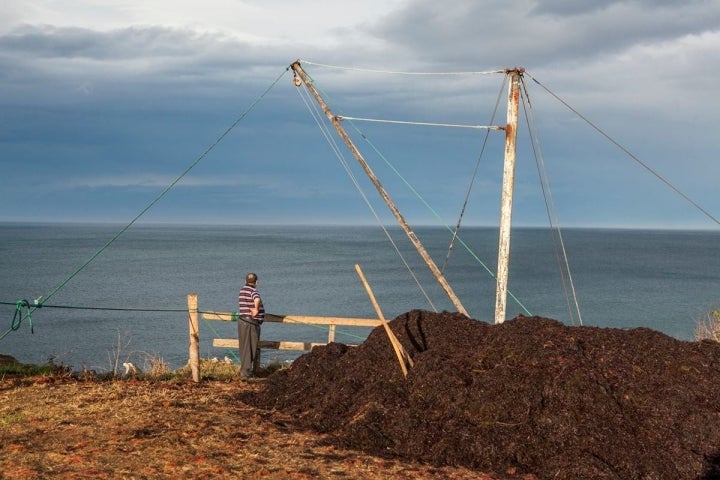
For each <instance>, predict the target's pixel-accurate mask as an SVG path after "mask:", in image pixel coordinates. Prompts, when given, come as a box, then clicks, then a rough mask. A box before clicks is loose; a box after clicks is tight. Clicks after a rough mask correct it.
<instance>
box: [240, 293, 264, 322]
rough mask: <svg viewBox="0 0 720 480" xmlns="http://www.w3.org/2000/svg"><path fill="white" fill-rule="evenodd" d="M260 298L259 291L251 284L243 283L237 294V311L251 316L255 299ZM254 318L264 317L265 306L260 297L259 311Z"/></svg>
mask: <svg viewBox="0 0 720 480" xmlns="http://www.w3.org/2000/svg"><path fill="white" fill-rule="evenodd" d="M256 298H257V299H260V293H258V291H257V288H255V287H253V286H252V285H245V286H244V287H242V288H241V289H240V293H239V294H238V312H239V313H240V315H245V316H248V317H252V309H253V308H254V307H255V299H256ZM254 318H257V319H260V320H262V319H263V318H265V307H264V306H263V303H262V300H261V299H260V311H259V312H258V314H257V315H255V317H254Z"/></svg>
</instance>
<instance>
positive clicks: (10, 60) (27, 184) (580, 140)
mask: <svg viewBox="0 0 720 480" xmlns="http://www.w3.org/2000/svg"><path fill="white" fill-rule="evenodd" d="M296 60H300V61H301V65H302V66H303V68H304V69H305V71H306V72H307V73H308V74H309V75H310V76H311V78H312V79H313V84H314V85H315V86H316V87H317V88H318V89H319V90H320V91H321V92H322V95H323V98H324V99H325V101H327V103H328V105H329V107H330V108H331V110H332V111H333V113H335V114H338V115H344V116H346V117H353V118H358V119H360V118H364V119H372V120H393V121H402V122H409V123H407V124H406V123H402V124H399V123H388V122H378V121H372V122H371V121H363V120H344V121H343V122H342V123H343V125H344V127H345V128H346V129H347V131H348V133H349V134H350V136H351V138H352V139H353V141H354V142H355V144H356V145H357V147H358V149H359V151H360V152H361V153H362V155H363V157H364V158H365V159H366V160H367V162H368V164H369V165H370V166H371V168H372V169H373V171H374V172H375V173H376V174H377V176H378V178H379V179H380V181H381V182H382V184H383V186H384V188H385V190H386V191H387V193H388V194H389V196H390V197H391V198H392V199H393V201H394V202H395V203H396V205H397V206H398V208H399V210H400V211H401V212H402V214H403V215H404V217H405V218H406V220H407V221H408V222H409V223H410V224H411V225H455V224H456V223H457V222H458V221H460V220H461V221H462V222H463V223H464V224H465V225H480V226H494V225H497V223H498V221H499V220H498V219H499V208H500V197H501V184H502V175H503V156H504V155H503V153H504V141H505V138H504V132H503V131H501V130H500V131H497V130H490V131H488V130H485V129H478V128H459V127H451V126H428V125H418V124H416V123H440V124H445V125H464V126H467V125H504V124H505V123H506V108H507V107H506V100H507V77H506V75H504V74H503V73H488V72H498V71H504V70H505V69H508V68H515V67H521V68H524V69H525V73H524V75H523V88H522V96H523V100H524V102H523V104H522V105H521V107H520V120H519V126H518V145H517V163H516V167H515V169H516V170H515V183H514V187H515V195H514V204H513V207H514V209H513V224H514V225H517V226H544V225H547V224H548V223H553V224H557V225H560V226H569V227H573V226H577V227H603V228H604V227H612V228H614V227H619V228H698V229H713V230H714V229H718V227H719V226H720V225H719V224H718V221H717V220H716V219H718V218H720V195H718V187H717V186H718V179H719V178H720V162H719V161H718V154H719V153H720V136H718V135H717V129H718V127H719V126H720V115H719V114H718V106H719V105H720V94H718V90H717V87H716V85H717V79H718V78H720V0H687V1H684V2H677V1H674V0H673V1H670V0H625V1H619V0H618V1H602V2H598V1H596V0H592V1H583V0H548V1H530V0H518V1H514V2H508V1H500V0H451V1H447V2H435V1H429V0H370V1H364V2H338V1H337V0H333V1H329V0H318V1H307V0H293V1H286V0H265V1H236V0H221V1H207V2H196V1H193V2H191V1H186V0H176V1H172V2H171V1H161V0H144V1H136V0H123V1H113V0H73V1H70V0H67V1H66V0H43V1H40V0H5V1H4V2H2V4H1V5H0V169H1V170H2V178H3V182H2V187H0V222H48V221H60V222H114V223H120V224H125V223H127V222H129V221H131V220H133V219H135V218H136V217H137V216H138V215H140V218H139V221H141V222H147V223H194V224H199V223H210V224H213V223H214V224H230V225H245V224H374V223H376V222H377V221H380V222H382V223H385V224H393V223H394V218H393V217H392V215H391V214H390V212H389V210H388V208H387V207H386V206H385V204H384V203H383V201H382V199H381V198H380V196H379V195H378V193H377V191H376V190H375V188H374V186H373V185H372V184H371V183H370V182H369V181H368V180H367V178H366V177H365V175H364V173H363V171H362V170H361V169H360V168H359V166H358V162H357V161H356V160H355V158H354V157H353V156H352V154H351V153H350V151H349V150H348V149H347V148H346V147H345V146H344V144H343V143H342V141H341V140H340V139H339V137H338V136H337V134H336V133H335V132H334V130H324V128H327V122H325V121H322V122H319V123H318V122H317V121H316V118H318V117H317V106H316V104H315V103H314V99H313V98H311V97H308V96H307V91H306V90H305V89H303V88H297V87H296V86H295V85H294V84H293V78H292V73H291V72H290V71H288V67H289V66H290V65H291V64H292V63H293V62H295V61H296ZM335 67H343V68H335ZM398 72H403V73H398ZM462 72H464V74H460V73H462ZM410 73H412V74H410ZM430 73H432V74H433V75H429V74H430ZM440 73H445V74H448V75H439V74H440ZM450 73H452V75H450ZM319 118H321V119H322V117H321V116H320V117H319ZM464 205H465V207H463V206H464ZM148 207H149V208H148Z"/></svg>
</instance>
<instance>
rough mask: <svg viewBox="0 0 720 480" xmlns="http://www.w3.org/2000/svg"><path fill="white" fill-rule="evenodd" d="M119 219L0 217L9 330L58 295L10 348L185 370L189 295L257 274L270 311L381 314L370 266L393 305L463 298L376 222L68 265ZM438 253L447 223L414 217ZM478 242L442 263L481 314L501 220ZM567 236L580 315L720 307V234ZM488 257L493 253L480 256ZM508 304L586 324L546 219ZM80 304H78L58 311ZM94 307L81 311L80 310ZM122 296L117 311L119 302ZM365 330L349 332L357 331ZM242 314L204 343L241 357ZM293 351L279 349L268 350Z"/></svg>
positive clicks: (345, 336)
mask: <svg viewBox="0 0 720 480" xmlns="http://www.w3.org/2000/svg"><path fill="white" fill-rule="evenodd" d="M119 228H120V227H118V226H111V225H60V224H57V225H56V224H53V225H21V224H0V267H1V271H2V275H1V276H0V302H5V303H9V304H12V305H5V304H2V305H0V333H2V332H5V331H6V330H8V329H9V328H10V325H11V321H12V318H13V314H14V310H15V307H14V303H15V302H16V301H17V300H20V299H28V300H29V301H31V302H32V300H33V299H35V298H37V297H39V296H41V295H42V296H47V295H49V294H50V293H51V292H53V291H54V290H55V289H56V288H57V287H58V286H59V285H62V284H63V283H64V282H66V281H67V283H66V284H65V285H64V286H63V287H62V288H61V289H59V290H58V291H57V293H55V294H53V295H52V297H51V298H49V299H47V300H46V307H44V308H42V309H39V310H36V311H35V312H34V313H33V314H32V323H33V327H34V334H33V333H31V331H30V325H29V322H28V321H26V322H24V323H23V324H22V325H21V327H20V329H19V330H17V331H13V332H10V333H9V334H8V335H7V336H6V337H5V338H4V339H2V340H0V353H5V354H10V355H13V356H15V357H16V358H17V359H18V360H20V361H24V362H35V363H43V362H45V361H47V360H48V359H49V358H53V359H54V361H55V362H57V363H60V362H62V363H64V364H66V365H70V366H72V367H73V368H74V369H79V368H81V367H82V366H85V367H87V368H92V369H96V370H98V371H108V370H112V368H113V364H114V361H115V359H116V358H119V359H120V361H127V360H131V361H133V362H134V363H136V364H137V365H140V366H142V365H143V364H144V363H145V362H146V361H147V359H148V358H150V357H154V358H161V359H163V360H164V361H165V362H167V363H169V364H170V366H171V367H172V368H178V367H180V366H182V365H184V364H185V363H186V362H187V358H188V317H187V313H185V312H182V311H179V312H178V311H176V312H159V311H148V312H145V311H134V310H183V309H185V308H186V307H187V294H188V293H197V294H198V299H199V307H200V310H205V311H209V310H216V311H232V310H235V309H236V296H237V291H238V289H239V288H240V286H241V285H242V280H243V278H244V276H245V274H246V273H247V272H248V271H254V272H257V273H258V275H259V277H260V281H259V288H260V291H261V293H262V295H263V299H264V301H265V304H266V308H267V310H268V311H269V312H271V313H276V314H296V315H319V316H348V317H369V318H370V317H375V312H374V309H373V307H372V304H371V303H370V301H369V299H368V296H367V294H366V292H365V290H364V288H363V286H362V283H361V282H360V280H359V278H358V276H357V274H356V273H355V269H354V265H355V264H359V265H360V266H361V267H362V269H363V271H364V273H365V276H366V277H367V279H368V281H369V283H370V285H371V286H372V288H373V291H374V293H375V295H376V297H377V301H378V303H379V305H380V307H381V308H382V310H383V314H384V316H385V317H386V318H388V319H392V318H394V317H395V316H397V315H399V314H402V313H404V312H406V311H408V310H411V309H416V308H420V309H427V310H433V309H435V310H454V308H453V306H452V304H451V303H450V301H449V300H448V299H447V296H446V295H445V293H444V292H443V291H442V289H441V288H440V287H439V286H437V284H436V282H435V281H434V280H433V278H432V276H431V275H430V273H429V271H428V269H427V267H425V266H424V264H422V262H421V261H420V259H419V257H418V255H417V253H416V252H415V251H414V249H413V247H412V246H411V245H410V244H409V242H408V241H407V239H406V237H405V235H404V233H403V232H402V231H401V230H400V229H398V228H392V229H391V233H392V237H393V239H394V240H395V241H396V242H397V244H398V247H399V249H400V251H401V253H402V255H403V256H404V258H405V260H406V261H407V263H408V264H410V265H411V267H412V269H413V271H414V273H415V275H416V276H417V278H418V280H419V282H420V284H421V285H422V286H423V288H424V289H425V292H426V294H427V296H428V297H429V298H430V301H428V299H427V298H426V296H425V295H424V294H423V293H422V291H421V290H420V288H419V287H418V285H417V283H416V282H415V280H414V279H413V278H412V276H411V275H410V273H409V272H408V269H407V268H406V267H405V265H404V264H403V261H402V260H401V258H400V256H399V255H398V253H397V252H396V251H395V250H394V249H393V247H392V245H391V244H390V242H389V240H388V239H387V237H386V236H385V234H384V233H383V232H382V230H381V229H380V228H379V227H307V226H302V227H299V226H298V227H233V226H229V227H217V226H211V227H207V226H206V227H201V226H134V227H132V228H131V229H129V230H128V231H127V232H125V233H124V234H123V235H122V236H121V237H120V238H119V239H118V240H117V241H115V242H114V243H113V244H112V245H111V246H110V247H109V248H108V249H107V250H105V251H104V252H103V253H102V254H101V255H99V256H98V257H97V258H96V259H95V260H93V261H92V262H90V263H89V265H88V266H87V267H86V268H84V269H83V270H82V271H80V272H79V273H78V274H77V275H75V276H74V277H72V278H70V279H69V280H68V278H69V277H70V276H71V275H72V274H73V273H74V272H75V271H76V270H77V269H78V268H79V267H80V266H81V265H83V264H84V263H85V262H86V261H87V260H88V259H90V258H91V257H92V256H93V254H95V253H96V252H97V251H98V250H99V249H100V248H101V247H102V246H103V245H105V244H106V242H108V241H109V240H110V239H111V238H113V236H114V235H115V234H116V233H117V232H118V231H119ZM416 233H417V235H418V237H419V238H420V240H421V241H422V242H423V244H424V245H425V247H426V248H427V250H428V251H429V252H430V253H431V255H432V256H433V258H434V259H435V261H436V263H437V264H438V265H442V264H443V263H444V259H445V257H446V254H447V251H448V245H449V242H450V233H449V232H448V231H447V230H445V229H442V228H420V229H417V230H416ZM461 238H462V240H463V242H464V243H465V244H466V245H467V246H468V247H469V249H470V250H471V251H472V253H470V252H469V251H468V250H467V249H465V248H464V247H462V246H461V245H456V247H455V248H454V249H453V250H452V252H451V254H450V258H449V261H448V264H447V266H446V267H445V274H446V277H447V279H448V281H449V283H450V284H451V285H452V286H453V289H454V290H455V292H456V294H457V296H458V297H459V298H460V300H461V301H462V303H463V305H464V306H465V308H466V309H467V310H468V311H469V312H470V314H471V316H472V317H474V318H476V319H480V320H484V321H488V322H492V321H493V318H494V313H493V311H494V305H495V280H494V278H493V277H492V276H491V275H490V274H489V273H488V271H487V270H490V271H495V269H496V266H495V265H496V262H497V253H496V252H497V231H496V229H492V228H467V229H465V230H464V232H462V233H461ZM563 239H564V243H565V247H566V250H567V254H568V260H569V263H570V268H571V274H572V278H573V280H574V285H575V292H576V295H577V299H578V303H579V307H580V314H581V316H582V322H583V324H584V325H592V326H600V327H618V328H634V327H648V328H652V329H655V330H659V331H662V332H664V333H666V334H668V335H671V336H673V337H676V338H679V339H683V340H689V339H692V337H693V332H694V329H695V327H696V324H697V320H698V318H700V317H701V316H702V315H703V314H704V313H706V312H707V311H708V310H709V309H711V308H716V307H717V306H718V305H720V241H719V240H720V233H718V232H698V231H636V230H590V229H589V230H584V229H576V230H565V231H563ZM478 258H479V259H480V261H481V262H482V263H480V262H479V261H478ZM510 262H511V266H510V281H509V288H510V291H511V293H512V295H514V296H515V297H516V298H517V300H518V301H519V302H520V303H521V304H520V303H518V302H516V301H515V300H514V299H513V298H512V297H510V298H508V317H514V316H515V315H517V314H519V313H524V314H528V313H529V314H533V315H542V316H546V317H550V318H555V319H557V320H560V321H563V322H565V323H567V324H578V323H579V317H578V315H577V313H575V312H573V313H572V314H571V313H570V312H569V309H568V302H567V300H566V296H565V294H564V289H563V283H562V279H561V276H560V273H559V269H558V262H557V258H556V255H555V253H554V249H553V241H552V236H551V233H550V231H549V230H542V229H515V230H514V231H513V237H512V248H511V260H510ZM58 307H73V308H58ZM76 307H84V308H85V309H77V308H76ZM111 309H118V310H111ZM367 333H368V331H367V330H362V329H348V328H346V329H340V328H339V329H338V333H337V335H336V339H337V340H338V341H341V342H345V343H358V342H360V341H362V339H363V338H364V337H365V336H366V335H367ZM235 336H236V326H235V325H234V324H231V323H225V322H201V325H200V338H201V352H200V353H201V356H203V357H213V356H215V357H220V358H222V357H223V356H225V355H229V356H231V357H232V356H233V353H234V352H228V351H226V350H224V349H217V348H213V347H212V339H213V337H220V338H234V337H235ZM262 337H263V339H266V340H303V341H324V340H325V339H326V338H327V329H326V328H319V327H311V326H289V325H277V324H268V323H266V324H265V325H264V326H263V331H262ZM291 358H293V354H288V353H278V352H275V351H267V352H264V353H263V359H264V360H272V359H278V360H285V359H291Z"/></svg>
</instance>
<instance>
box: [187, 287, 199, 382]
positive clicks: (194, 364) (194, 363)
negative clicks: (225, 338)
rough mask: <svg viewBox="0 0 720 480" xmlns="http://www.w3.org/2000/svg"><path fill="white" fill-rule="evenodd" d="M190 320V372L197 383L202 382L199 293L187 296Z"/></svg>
mask: <svg viewBox="0 0 720 480" xmlns="http://www.w3.org/2000/svg"><path fill="white" fill-rule="evenodd" d="M187 303H188V314H189V316H188V318H189V327H190V328H189V330H190V359H189V363H190V371H191V372H192V378H193V381H194V382H195V383H197V382H199V381H200V332H199V330H198V300H197V293H190V294H188V296H187Z"/></svg>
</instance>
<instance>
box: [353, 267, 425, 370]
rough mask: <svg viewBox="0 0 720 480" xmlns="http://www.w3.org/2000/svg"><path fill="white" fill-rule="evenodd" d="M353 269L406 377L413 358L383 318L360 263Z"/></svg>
mask: <svg viewBox="0 0 720 480" xmlns="http://www.w3.org/2000/svg"><path fill="white" fill-rule="evenodd" d="M355 271H356V272H357V274H358V276H359V277H360V280H362V283H363V285H364V286H365V290H366V291H367V294H368V296H369V297H370V301H371V302H372V304H373V307H375V312H376V313H377V315H378V318H379V319H380V322H381V323H382V326H383V327H384V328H385V333H387V336H388V338H389V339H390V343H391V344H392V347H393V350H395V355H397V358H398V362H400V368H401V369H402V372H403V376H405V377H407V365H409V366H411V367H412V366H413V365H414V363H413V360H412V358H410V355H409V354H408V353H407V351H405V348H403V346H402V344H401V343H400V340H398V339H397V337H396V336H395V334H394V333H393V331H392V330H390V326H389V325H388V323H387V320H385V317H384V316H383V314H382V311H381V310H380V305H378V303H377V300H375V295H374V294H373V292H372V289H371V288H370V284H369V283H368V282H367V280H366V279H365V275H364V274H363V271H362V269H361V268H360V265H357V264H356V265H355Z"/></svg>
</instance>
